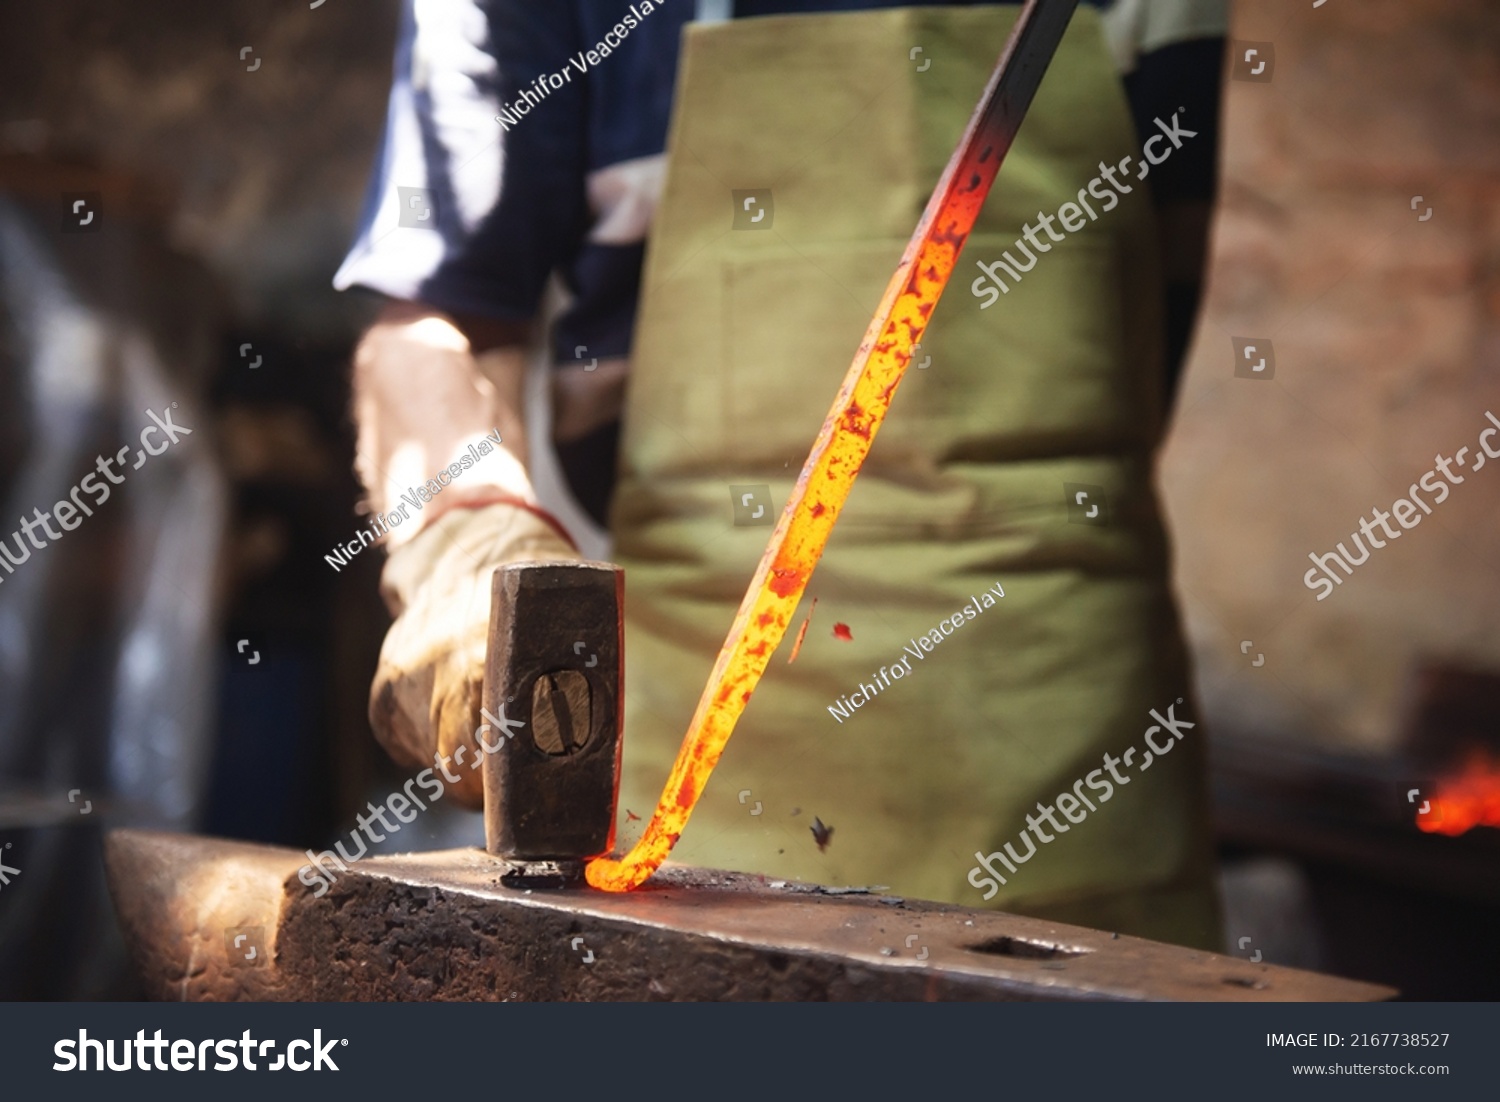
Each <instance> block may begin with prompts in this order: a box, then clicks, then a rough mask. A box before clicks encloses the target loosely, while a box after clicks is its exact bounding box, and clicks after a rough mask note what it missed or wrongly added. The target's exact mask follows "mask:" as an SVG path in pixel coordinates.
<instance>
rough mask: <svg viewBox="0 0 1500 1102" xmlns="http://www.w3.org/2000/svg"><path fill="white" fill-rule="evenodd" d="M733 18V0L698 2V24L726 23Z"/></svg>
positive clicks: (701, 0)
mask: <svg viewBox="0 0 1500 1102" xmlns="http://www.w3.org/2000/svg"><path fill="white" fill-rule="evenodd" d="M733 18H734V0H698V15H697V17H696V22H699V23H726V22H728V21H729V20H731V19H733Z"/></svg>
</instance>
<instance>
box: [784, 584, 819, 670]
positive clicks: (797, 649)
mask: <svg viewBox="0 0 1500 1102" xmlns="http://www.w3.org/2000/svg"><path fill="white" fill-rule="evenodd" d="M817 611H818V599H817V598H816V597H814V598H813V602H812V608H810V609H808V610H807V619H806V620H803V621H802V627H801V628H799V629H798V630H797V638H796V639H794V640H792V653H791V654H789V655H787V656H786V664H787V665H788V666H790V665H791V664H792V663H793V662H795V661H797V655H799V654H801V653H802V640H804V639H806V638H807V629H808V627H809V626H811V624H812V618H813V613H814V612H817Z"/></svg>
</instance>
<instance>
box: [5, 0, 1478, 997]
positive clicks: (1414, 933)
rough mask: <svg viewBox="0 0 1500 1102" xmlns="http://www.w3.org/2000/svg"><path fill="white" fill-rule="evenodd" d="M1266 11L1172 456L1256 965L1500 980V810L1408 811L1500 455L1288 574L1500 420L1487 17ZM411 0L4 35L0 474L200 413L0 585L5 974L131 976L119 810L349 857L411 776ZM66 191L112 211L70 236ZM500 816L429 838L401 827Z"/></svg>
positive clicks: (178, 6) (71, 7)
mask: <svg viewBox="0 0 1500 1102" xmlns="http://www.w3.org/2000/svg"><path fill="white" fill-rule="evenodd" d="M1237 7H1238V10H1237V11H1236V14H1235V30H1234V38H1235V39H1237V40H1250V41H1257V42H1267V41H1270V42H1274V44H1275V70H1274V73H1273V79H1272V80H1271V81H1270V82H1269V83H1260V82H1246V81H1236V80H1230V81H1229V82H1228V83H1227V86H1226V87H1227V95H1226V108H1225V111H1226V130H1225V160H1224V169H1223V172H1224V175H1223V184H1222V192H1221V205H1220V209H1219V214H1218V218H1217V221H1216V226H1215V232H1214V246H1213V247H1214V259H1213V263H1212V275H1211V279H1210V286H1209V293H1208V299H1207V302H1206V306H1205V312H1204V316H1203V319H1202V322H1201V324H1200V328H1199V333H1198V337H1197V340H1196V342H1195V345H1194V351H1193V354H1192V357H1191V360H1190V365H1189V369H1188V371H1187V374H1186V380H1185V387H1184V392H1183V395H1182V397H1181V399H1180V403H1179V406H1178V410H1177V416H1176V422H1175V427H1174V430H1173V434H1172V436H1171V439H1170V441H1169V446H1168V449H1167V452H1166V454H1165V456H1164V459H1163V465H1162V472H1161V478H1162V483H1163V488H1164V491H1165V495H1166V499H1167V503H1168V507H1169V510H1170V516H1171V523H1172V530H1173V534H1174V539H1175V542H1176V548H1177V558H1178V591H1179V596H1180V600H1181V601H1182V605H1183V608H1184V612H1185V614H1186V617H1187V621H1188V626H1189V631H1190V633H1191V638H1192V643H1193V647H1194V651H1195V655H1196V658H1197V662H1198V671H1199V680H1200V687H1201V696H1202V699H1203V703H1204V708H1205V711H1206V713H1207V716H1208V720H1209V723H1208V726H1209V727H1210V730H1211V738H1212V740H1213V742H1212V745H1213V747H1214V751H1213V757H1214V763H1215V764H1214V769H1215V776H1214V789H1215V796H1216V800H1217V810H1216V817H1217V830H1218V832H1219V839H1220V845H1221V852H1222V855H1223V857H1224V874H1223V884H1224V889H1225V896H1226V902H1227V904H1228V921H1227V927H1226V931H1225V934H1226V949H1227V951H1229V952H1232V953H1235V954H1236V955H1240V956H1244V957H1249V956H1251V955H1252V954H1255V953H1259V954H1261V955H1262V956H1263V958H1264V959H1265V960H1268V961H1271V962H1273V963H1278V964H1289V965H1294V966H1302V967H1310V968H1318V969H1322V970H1326V971H1331V972H1337V973H1341V974H1345V975H1349V976H1354V977H1358V978H1363V979H1370V980H1376V981H1381V982H1387V983H1391V984H1394V985H1396V986H1398V987H1400V988H1401V989H1402V990H1403V992H1404V993H1405V995H1406V996H1407V997H1412V998H1495V997H1496V996H1497V994H1500V953H1496V952H1495V951H1494V949H1493V946H1492V938H1493V931H1494V930H1495V929H1496V928H1497V925H1500V844H1497V837H1500V831H1497V830H1495V829H1494V828H1493V827H1491V826H1476V827H1474V828H1473V829H1470V830H1468V831H1467V832H1465V833H1463V834H1461V835H1449V834H1445V833H1441V832H1439V831H1437V830H1434V829H1432V828H1433V827H1435V826H1439V825H1441V824H1437V823H1435V822H1434V821H1433V813H1431V812H1429V813H1428V815H1427V816H1426V818H1425V820H1424V821H1423V823H1422V824H1421V826H1419V825H1418V819H1419V818H1421V816H1419V813H1418V808H1419V806H1420V805H1421V804H1422V803H1423V801H1424V800H1428V799H1437V798H1438V797H1439V795H1440V794H1441V793H1448V794H1449V796H1450V799H1451V798H1453V797H1452V793H1453V792H1454V791H1456V789H1455V787H1454V786H1455V785H1462V786H1467V790H1472V791H1478V792H1481V793H1483V792H1488V793H1489V798H1490V799H1491V800H1492V801H1493V803H1494V804H1500V691H1497V690H1500V615H1497V613H1500V524H1497V523H1496V517H1497V516H1500V509H1497V506H1500V474H1494V475H1490V476H1486V475H1484V474H1478V475H1476V476H1475V477H1473V478H1471V479H1469V484H1468V485H1465V486H1464V487H1461V488H1459V491H1458V492H1455V493H1454V494H1453V496H1452V499H1451V500H1450V501H1448V502H1446V503H1445V504H1443V505H1441V506H1439V508H1438V514H1437V515H1436V516H1434V517H1431V518H1429V519H1430V521H1431V523H1429V524H1428V525H1424V526H1423V527H1422V528H1421V529H1419V530H1417V531H1414V532H1412V533H1411V535H1412V537H1413V538H1411V539H1409V540H1403V541H1401V543H1400V544H1399V545H1396V546H1394V547H1392V548H1390V549H1388V550H1386V551H1384V552H1383V554H1382V555H1380V556H1376V557H1375V559H1374V560H1373V561H1372V562H1370V563H1367V564H1366V565H1364V566H1363V567H1362V568H1361V569H1360V571H1359V572H1358V574H1357V575H1356V577H1355V578H1353V579H1351V584H1347V585H1344V586H1341V587H1340V589H1339V591H1338V592H1336V593H1334V594H1333V595H1332V596H1331V598H1330V599H1329V600H1326V601H1322V602H1319V601H1316V600H1315V599H1314V597H1313V594H1312V593H1311V592H1310V591H1309V590H1307V589H1306V588H1304V586H1303V585H1302V582H1301V578H1302V574H1303V572H1304V571H1305V570H1306V568H1307V565H1308V564H1307V560H1306V555H1307V553H1308V552H1310V551H1317V552H1320V553H1321V552H1323V551H1327V550H1331V549H1332V547H1333V545H1334V544H1335V543H1336V542H1337V541H1338V540H1340V539H1347V536H1348V533H1349V532H1350V531H1351V530H1352V528H1353V526H1354V525H1355V523H1356V522H1357V519H1358V518H1359V517H1360V516H1361V515H1364V514H1365V513H1366V512H1367V511H1368V510H1369V509H1370V508H1371V507H1372V505H1380V506H1382V507H1388V506H1389V503H1390V502H1391V501H1393V500H1394V499H1395V498H1397V497H1400V496H1401V495H1402V494H1403V493H1404V492H1405V487H1406V486H1407V485H1408V483H1409V482H1410V481H1413V480H1414V479H1415V478H1416V477H1418V476H1419V475H1420V474H1421V473H1422V472H1424V471H1426V470H1428V469H1429V468H1430V467H1431V466H1432V463H1433V459H1432V458H1431V457H1432V455H1433V453H1434V451H1439V452H1441V453H1443V454H1445V455H1452V454H1453V452H1454V451H1456V449H1457V448H1459V447H1461V446H1465V445H1468V446H1470V447H1471V448H1473V447H1474V441H1475V438H1476V437H1477V434H1478V432H1479V431H1480V430H1481V429H1482V428H1483V427H1484V426H1485V420H1484V414H1485V411H1486V410H1495V411H1496V412H1497V414H1500V385H1497V382H1500V201H1497V200H1500V174H1497V168H1500V9H1496V7H1495V6H1494V5H1493V4H1492V3H1489V2H1488V0H1432V2H1431V3H1426V4H1422V5H1411V4H1409V3H1401V2H1400V0H1364V2H1362V3H1360V4H1359V5H1353V4H1346V3H1337V2H1335V3H1331V4H1327V5H1325V6H1324V7H1322V8H1321V9H1317V10H1314V9H1312V8H1311V6H1310V5H1309V4H1307V3H1306V0H1297V2H1291V0H1267V2H1264V3H1255V4H1249V3H1241V4H1239V5H1238V6H1237ZM396 18H397V4H396V2H395V0H361V2H359V3H354V2H352V0H327V2H325V3H323V4H321V5H320V6H319V7H317V8H316V9H313V8H310V7H309V6H308V4H307V3H305V2H301V3H290V2H288V3H274V4H273V3H265V2H259V3H251V2H248V0H221V2H219V3H215V4H212V5H189V4H182V3H168V2H165V0H139V2H137V3H133V4H130V5H117V4H111V3H106V2H104V0H9V3H7V5H6V7H5V12H4V14H3V16H0V28H3V31H4V33H3V34H0V104H3V105H4V106H3V108H0V204H3V205H0V214H3V218H0V276H3V280H0V283H3V287H0V293H3V295H4V302H3V305H0V309H3V313H4V319H3V320H4V335H3V347H0V496H3V498H4V500H5V502H6V503H7V505H9V504H14V505H15V507H16V508H15V509H13V510H12V512H17V513H24V512H27V511H29V510H30V508H31V507H33V506H36V505H40V506H43V507H45V504H46V503H47V502H50V501H53V500H58V497H56V496H52V494H54V493H59V491H58V490H55V489H54V490H50V491H48V490H47V489H46V488H47V487H49V486H52V487H61V492H60V496H65V492H66V488H67V487H69V486H71V485H73V484H74V483H75V482H76V481H77V479H78V478H79V477H80V476H81V475H82V474H84V473H85V472H86V471H87V470H88V469H89V468H90V467H91V466H92V465H93V456H94V455H95V454H109V453H111V452H113V451H114V450H116V449H117V448H119V447H120V446H122V445H123V444H124V443H125V442H126V441H133V440H134V438H135V437H136V435H137V434H138V433H139V431H140V429H141V428H142V427H143V426H144V424H146V423H147V422H146V421H145V414H144V412H143V411H144V410H145V409H146V408H148V407H149V408H151V409H155V410H158V411H159V410H160V409H162V408H163V407H164V406H166V405H167V404H169V403H170V402H172V401H176V402H178V403H179V408H180V410H181V413H180V415H179V420H180V421H181V422H183V423H185V424H187V425H189V426H191V427H193V428H194V429H195V430H198V431H196V432H195V435H194V436H193V437H192V438H191V439H190V440H188V441H184V443H183V444H182V445H179V446H177V447H176V448H174V449H173V450H172V451H171V452H169V453H168V454H167V455H166V456H163V457H161V458H160V459H157V460H153V461H152V462H151V463H150V464H148V465H147V466H146V467H144V468H143V469H142V470H140V471H137V472H132V474H131V476H130V478H129V479H128V480H127V483H126V484H125V485H124V486H123V487H121V491H120V494H121V497H122V498H123V502H122V504H121V505H120V507H119V508H118V509H116V510H114V511H112V512H110V511H108V510H105V509H101V513H108V515H101V516H99V517H95V518H92V519H91V520H90V521H88V522H87V523H86V524H85V525H83V526H82V527H81V528H79V529H78V531H77V532H76V533H70V534H69V537H68V539H66V540H64V541H61V542H59V543H57V544H56V545H54V546H51V547H48V548H47V549H46V550H45V551H39V552H37V553H36V556H35V558H34V559H33V561H32V562H31V563H28V564H26V565H24V566H23V567H20V568H18V569H17V570H16V572H15V574H14V575H12V576H3V575H0V695H3V699H0V847H4V846H5V845H7V844H8V845H9V846H10V848H8V849H6V848H0V862H3V863H4V864H5V865H7V866H10V867H12V868H15V867H19V868H20V869H21V872H20V873H19V874H18V875H15V876H14V877H13V878H12V879H11V881H10V883H8V884H6V885H4V886H0V998H69V997H132V996H133V995H134V994H135V993H136V988H135V986H134V981H133V980H132V978H131V976H130V973H129V969H128V967H127V965H126V962H125V960H124V958H123V955H122V952H121V949H120V945H119V940H118V936H117V934H116V933H115V932H114V929H113V923H112V918H111V916H110V912H109V906H108V901H107V897H106V893H105V888H104V885H103V881H102V872H101V870H100V861H99V834H100V830H101V829H103V828H105V827H107V826H110V825H122V824H134V825H149V826H157V827H162V828H167V829H181V830H195V831H199V832H203V833H210V834H218V835H225V836H230V837H236V838H244V839H252V840H259V841H266V842H274V843H282V844H287V845H291V846H295V847H297V848H304V847H307V846H319V847H321V846H322V845H325V844H327V842H328V841H329V840H330V839H331V838H332V837H333V835H335V834H337V833H342V832H343V831H345V830H347V829H348V826H349V824H350V823H351V822H352V819H353V815H354V812H355V810H356V809H358V808H360V807H362V806H363V803H364V800H365V798H366V795H365V794H366V792H367V791H368V790H370V789H371V788H372V787H373V788H376V789H380V790H386V789H388V788H389V787H390V782H391V781H392V780H395V779H396V774H395V773H394V771H393V770H392V769H391V767H390V766H389V765H388V764H387V763H386V762H385V759H384V757H383V755H381V754H379V753H378V752H377V750H376V748H375V746H374V743H373V741H372V739H371V736H370V733H369V729H368V724H367V722H366V719H365V702H366V694H367V692H368V686H369V678H370V676H371V673H372V672H373V669H374V664H375V656H376V654H377V652H378V649H379V644H380V639H381V636H382V634H383V631H384V628H385V625H386V623H387V620H386V617H385V612H384V609H383V607H382V606H381V604H380V601H379V597H378V595H377V591H376V586H377V581H378V574H379V567H380V564H381V560H380V559H379V558H378V557H377V554H376V553H371V554H369V555H359V556H356V557H354V558H353V559H352V560H351V561H350V562H349V565H348V566H346V567H344V568H342V569H341V570H340V571H337V572H335V571H334V570H333V569H332V568H331V567H330V566H329V565H328V563H327V562H326V561H325V559H324V555H325V554H326V553H328V551H329V550H330V549H331V548H332V546H333V545H334V543H335V541H344V540H348V539H349V538H350V536H351V534H352V533H353V532H354V531H355V529H356V528H357V527H358V526H359V524H360V518H359V516H358V514H357V513H356V505H357V500H358V498H357V487H356V484H355V481H354V479H353V475H352V470H351V464H352V456H353V438H352V427H351V424H350V421H349V417H348V411H347V405H348V393H347V386H348V380H347V374H348V370H347V363H348V358H349V354H350V350H351V348H352V346H353V344H354V342H355V340H356V339H357V336H358V333H359V330H360V328H361V326H362V324H363V323H364V321H365V320H367V319H368V317H369V316H370V314H371V313H372V309H373V303H372V302H371V301H370V300H369V299H367V298H362V297H359V296H356V295H340V294H336V293H335V292H334V291H333V290H332V289H331V287H330V285H329V281H330V279H331V277H332V274H333V272H334V270H335V269H336V268H337V266H338V264H339V262H340V260H341V259H342V257H343V253H344V250H345V248H346V247H347V245H348V242H349V239H350V236H351V233H352V230H353V226H354V223H355V219H356V215H357V213H358V211H359V208H360V203H361V199H362V195H363V191H364V188H365V184H366V178H367V174H368V172H369V168H370V165H371V160H372V157H373V155H374V152H375V147H376V144H377V142H378V138H379V134H380V128H381V124H382V121H383V117H384V110H385V99H386V94H387V91H388V88H389V80H390V69H391V51H392V43H393V39H394V32H395V26H396ZM80 195H82V196H87V197H89V198H88V199H87V200H86V208H85V209H92V207H90V206H87V204H92V206H96V207H97V208H98V209H97V212H96V213H97V219H96V220H95V222H94V223H92V228H89V227H77V226H70V225H69V222H68V218H69V216H70V215H71V214H72V211H71V204H72V203H73V202H75V201H76V200H75V198H74V197H76V196H80ZM1428 208H1430V209H1431V210H1432V212H1433V214H1432V215H1431V216H1430V217H1427V218H1423V217H1422V212H1423V211H1424V210H1426V209H1428ZM37 319H44V320H45V324H43V323H42V322H41V321H38V320H37ZM1233 337H1257V338H1262V339H1267V340H1270V341H1273V342H1274V348H1275V357H1276V360H1275V362H1276V369H1275V378H1274V379H1272V380H1267V381H1261V380H1245V379H1241V378H1237V377H1236V376H1235V373H1234V359H1233V351H1232V346H1231V339H1232V338H1233ZM205 430H206V431H205ZM38 471H42V472H44V474H45V478H43V477H42V475H38V473H37V472H38ZM39 479H40V481H39ZM49 479H50V481H48V480H49ZM6 515H7V514H3V513H0V517H4V516H6ZM7 528H8V524H7V523H6V522H4V521H3V520H0V530H5V529H7ZM132 564H135V566H134V567H133V566H132ZM142 564H149V567H150V568H149V569H146V568H145V567H143V566H142ZM142 577H149V578H152V579H155V582H154V584H153V585H146V584H144V583H142V582H141V581H140V579H141V578H142ZM1246 644H1248V647H1247V646H1246ZM1262 656H1263V657H1262ZM1258 657H1262V660H1261V661H1260V662H1259V663H1257V662H1256V659H1257V658H1258ZM141 732H145V734H141ZM122 733H123V735H122ZM121 737H124V738H125V739H126V741H125V743H124V745H126V746H129V747H134V748H135V749H134V750H132V751H131V752H130V753H125V752H122V751H121V750H120V746H121V745H122V744H121V743H120V741H119V740H120V738H121ZM131 739H134V740H135V741H130V740H131ZM153 755H154V756H153ZM143 762H146V763H147V764H144V765H143V764H142V763H143ZM152 762H155V763H156V764H154V765H152V764H149V763H152ZM168 782H170V783H168ZM1444 786H1446V787H1444ZM1486 786H1489V787H1486ZM1413 789H1415V790H1417V796H1416V797H1415V799H1412V800H1409V799H1408V795H1409V794H1410V792H1411V790H1413ZM70 796H71V797H72V798H71V799H70V798H69V797H70ZM84 802H90V803H91V804H95V805H97V806H95V807H92V808H91V810H90V811H89V812H88V813H87V814H85V813H83V812H82V810H81V807H82V804H83V803H84ZM1441 806H1443V807H1448V806H1449V805H1441ZM1448 825H1449V826H1450V827H1451V826H1452V817H1451V807H1450V819H1449V823H1448ZM1423 826H1425V827H1426V828H1428V829H1422V827H1423ZM472 830H473V825H472V822H471V823H468V824H464V823H458V824H454V823H443V822H437V821H433V822H428V821H427V820H426V819H425V818H424V820H421V821H419V822H418V823H417V824H416V829H414V830H413V831H410V832H405V833H403V835H402V842H403V844H404V845H418V844H424V843H427V844H434V845H436V844H453V842H454V841H455V840H462V839H463V838H464V835H465V831H471V832H472ZM424 832H425V833H424ZM474 837H475V838H477V834H476V835H474ZM1247 939H1248V940H1247Z"/></svg>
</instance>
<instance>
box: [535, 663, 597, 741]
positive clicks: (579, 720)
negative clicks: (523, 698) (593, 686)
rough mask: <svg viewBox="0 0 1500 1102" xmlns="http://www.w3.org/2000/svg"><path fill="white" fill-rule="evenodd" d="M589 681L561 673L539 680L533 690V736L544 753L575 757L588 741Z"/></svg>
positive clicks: (568, 672) (545, 676)
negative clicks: (572, 755) (573, 755)
mask: <svg viewBox="0 0 1500 1102" xmlns="http://www.w3.org/2000/svg"><path fill="white" fill-rule="evenodd" d="M591 720H592V716H591V714H590V711H589V682H588V678H586V677H584V676H583V674H581V673H579V672H578V671H577V670H558V671H557V672H555V673H547V674H543V675H542V676H541V677H538V678H537V679H536V685H535V686H534V687H533V688H532V690H531V737H532V738H533V739H535V740H536V745H537V749H539V750H541V751H542V752H543V753H544V754H552V755H554V756H561V755H563V754H575V753H577V752H578V751H579V750H582V749H583V746H584V744H585V743H586V742H588V740H589V726H590V723H591Z"/></svg>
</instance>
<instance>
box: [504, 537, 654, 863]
mask: <svg viewBox="0 0 1500 1102" xmlns="http://www.w3.org/2000/svg"><path fill="white" fill-rule="evenodd" d="M624 592H625V572H624V571H623V570H622V569H620V567H618V566H615V565H614V564H612V563H601V562H563V561H545V560H544V561H534V562H523V563H511V564H509V565H506V566H502V567H499V568H498V569H497V570H496V571H495V573H494V575H493V578H492V581H491V591H490V597H491V599H490V634H489V645H488V650H487V653H486V662H485V675H484V712H483V715H484V720H485V725H486V726H488V727H489V728H490V731H492V732H494V733H493V734H490V735H488V737H486V738H483V739H482V740H481V745H482V746H483V749H484V751H485V753H484V767H483V776H484V834H485V848H486V849H487V850H488V851H489V852H490V853H492V854H495V855H496V856H498V857H500V858H503V859H504V860H505V861H506V862H507V863H508V865H509V866H510V867H509V870H508V871H507V872H506V873H505V874H503V875H502V877H501V880H502V882H504V883H505V884H507V885H511V886H520V887H563V886H567V885H570V884H576V883H579V882H581V880H582V878H583V867H584V864H585V862H587V861H588V860H589V859H590V858H592V857H597V856H599V855H600V854H604V853H608V852H609V851H610V850H611V849H612V848H613V847H614V841H615V804H616V800H617V798H618V794H619V787H620V752H621V747H622V743H621V731H622V727H623V723H624V707H623V705H624V695H623V694H624V678H623V670H624V655H625V641H624V624H623V620H622V618H621V612H622V609H623V605H624ZM497 727H498V728H499V730H496V728H497ZM480 734H481V735H485V734H486V732H485V728H484V727H481V728H480Z"/></svg>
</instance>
